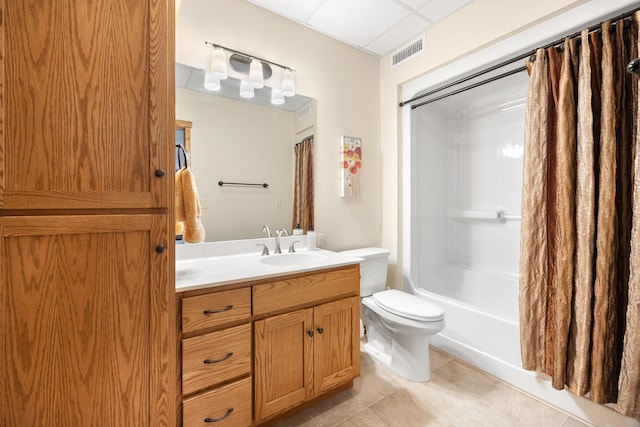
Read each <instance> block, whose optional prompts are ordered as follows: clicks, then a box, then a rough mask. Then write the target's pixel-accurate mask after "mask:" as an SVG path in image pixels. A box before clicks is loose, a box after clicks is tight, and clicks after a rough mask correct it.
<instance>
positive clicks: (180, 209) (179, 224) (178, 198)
mask: <svg viewBox="0 0 640 427" xmlns="http://www.w3.org/2000/svg"><path fill="white" fill-rule="evenodd" d="M183 170H184V169H183V168H181V169H179V170H177V171H176V178H175V180H176V187H175V188H176V191H175V205H176V210H175V216H176V230H175V231H176V235H181V234H183V233H184V220H185V219H186V214H185V213H184V192H183V190H182V171H183Z"/></svg>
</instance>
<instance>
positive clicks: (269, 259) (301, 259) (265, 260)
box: [260, 252, 328, 266]
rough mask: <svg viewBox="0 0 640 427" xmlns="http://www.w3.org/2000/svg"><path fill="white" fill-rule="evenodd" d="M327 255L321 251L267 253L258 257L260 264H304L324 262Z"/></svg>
mask: <svg viewBox="0 0 640 427" xmlns="http://www.w3.org/2000/svg"><path fill="white" fill-rule="evenodd" d="M327 259H328V257H327V256H326V255H324V254H321V253H314V252H294V253H286V254H277V255H269V256H264V257H262V258H260V262H261V263H262V264H267V265H288V266H305V265H313V264H318V263H321V262H325V261H326V260H327Z"/></svg>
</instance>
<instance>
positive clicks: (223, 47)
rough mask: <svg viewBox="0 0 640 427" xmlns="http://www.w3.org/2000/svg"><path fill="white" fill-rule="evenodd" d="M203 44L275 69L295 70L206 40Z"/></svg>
mask: <svg viewBox="0 0 640 427" xmlns="http://www.w3.org/2000/svg"><path fill="white" fill-rule="evenodd" d="M204 44H206V45H207V46H212V47H213V48H214V49H215V48H216V47H219V48H221V49H224V50H227V51H229V52H233V53H237V54H238V55H242V56H246V57H247V58H251V59H257V60H258V61H261V62H266V63H267V64H271V65H275V66H276V67H280V68H282V69H283V70H291V71H295V69H293V68H291V67H288V66H286V65H282V64H278V63H277V62H273V61H269V60H267V59H263V58H260V57H258V56H255V55H250V54H248V53H245V52H240V51H239V50H235V49H231V48H228V47H226V46H222V45H220V44H216V43H213V42H210V41H208V40H207V41H205V42H204Z"/></svg>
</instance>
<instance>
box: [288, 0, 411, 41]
mask: <svg viewBox="0 0 640 427" xmlns="http://www.w3.org/2000/svg"><path fill="white" fill-rule="evenodd" d="M291 3H298V2H291ZM410 13H411V12H410V11H408V10H407V9H406V8H405V7H403V6H402V5H400V4H398V3H396V2H395V1H393V0H376V2H375V7H372V6H371V0H349V1H345V0H326V1H325V2H323V3H322V5H320V7H319V8H318V10H317V11H316V12H315V13H314V14H313V16H312V17H311V18H310V19H309V20H307V24H309V25H311V26H312V27H314V28H315V29H317V30H318V31H320V32H323V33H325V34H327V35H329V36H331V37H334V38H337V39H339V40H342V41H345V42H348V43H351V44H353V45H355V46H359V47H362V46H364V45H366V44H368V43H370V42H372V41H373V40H375V39H376V38H377V37H378V36H379V35H380V34H382V33H384V32H386V31H387V30H389V29H390V28H391V27H393V26H394V25H395V24H396V23H398V22H400V21H401V20H402V19H403V18H405V17H406V16H407V15H409V14H410Z"/></svg>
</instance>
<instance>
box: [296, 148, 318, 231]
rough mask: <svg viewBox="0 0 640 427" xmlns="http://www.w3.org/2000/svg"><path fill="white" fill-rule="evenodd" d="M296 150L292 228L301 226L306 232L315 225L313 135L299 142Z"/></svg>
mask: <svg viewBox="0 0 640 427" xmlns="http://www.w3.org/2000/svg"><path fill="white" fill-rule="evenodd" d="M294 151H295V156H296V158H295V162H296V167H295V176H294V189H293V221H292V224H291V228H292V229H294V228H301V229H302V230H303V231H304V232H305V233H306V232H307V231H308V230H309V227H310V226H311V227H313V136H310V137H308V138H305V139H304V140H302V142H299V143H297V144H296V145H295V147H294ZM298 225H299V227H298Z"/></svg>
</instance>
